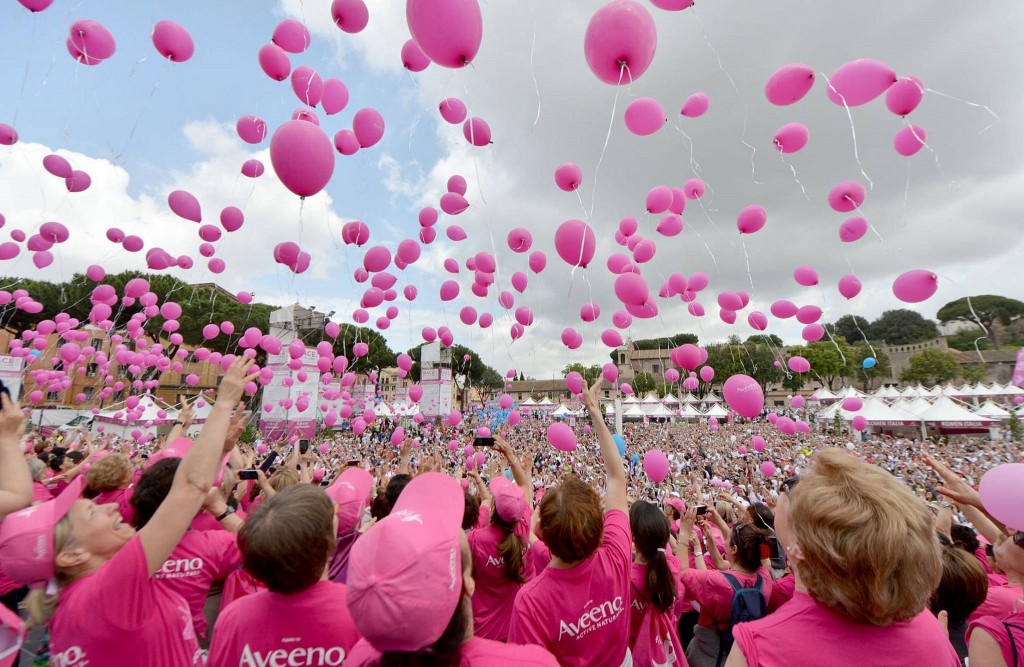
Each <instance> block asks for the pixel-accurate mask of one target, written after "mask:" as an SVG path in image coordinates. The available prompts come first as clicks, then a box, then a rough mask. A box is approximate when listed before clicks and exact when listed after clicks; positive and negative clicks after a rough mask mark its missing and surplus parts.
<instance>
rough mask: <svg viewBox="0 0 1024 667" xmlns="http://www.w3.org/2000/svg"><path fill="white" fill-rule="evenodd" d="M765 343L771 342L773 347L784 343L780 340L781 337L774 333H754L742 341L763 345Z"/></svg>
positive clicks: (745, 343) (748, 343)
mask: <svg viewBox="0 0 1024 667" xmlns="http://www.w3.org/2000/svg"><path fill="white" fill-rule="evenodd" d="M766 339H767V340H766ZM766 343H771V344H772V345H774V346H775V347H782V346H783V345H785V343H783V342H782V339H781V338H779V337H778V336H776V335H775V334H756V335H753V336H749V337H748V338H747V340H745V341H743V344H744V345H765V344H766Z"/></svg>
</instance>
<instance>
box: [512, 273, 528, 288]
mask: <svg viewBox="0 0 1024 667" xmlns="http://www.w3.org/2000/svg"><path fill="white" fill-rule="evenodd" d="M526 284H527V277H526V274H525V273H523V272H522V271H516V272H515V273H513V274H512V287H513V289H515V290H516V291H517V292H519V293H520V294H522V293H523V292H525V291H526Z"/></svg>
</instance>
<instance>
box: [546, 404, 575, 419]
mask: <svg viewBox="0 0 1024 667" xmlns="http://www.w3.org/2000/svg"><path fill="white" fill-rule="evenodd" d="M570 414H572V410H570V409H569V408H567V407H565V403H560V404H559V405H558V407H557V408H555V409H554V410H552V411H551V416H552V417H565V416H567V415H570Z"/></svg>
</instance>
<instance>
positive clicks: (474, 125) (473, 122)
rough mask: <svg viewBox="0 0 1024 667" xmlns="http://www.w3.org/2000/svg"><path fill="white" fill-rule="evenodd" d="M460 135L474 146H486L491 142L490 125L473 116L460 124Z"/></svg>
mask: <svg viewBox="0 0 1024 667" xmlns="http://www.w3.org/2000/svg"><path fill="white" fill-rule="evenodd" d="M462 136H464V137H465V138H466V141H468V142H469V143H471V144H473V145H474V146H486V145H487V144H489V143H491V127H490V125H488V124H487V121H485V120H484V119H483V118H477V117H476V116H474V117H472V118H470V119H468V120H467V121H466V122H465V123H463V124H462Z"/></svg>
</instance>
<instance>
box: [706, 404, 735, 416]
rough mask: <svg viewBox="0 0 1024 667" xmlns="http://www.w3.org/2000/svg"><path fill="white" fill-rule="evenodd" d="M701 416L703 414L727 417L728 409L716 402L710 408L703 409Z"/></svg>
mask: <svg viewBox="0 0 1024 667" xmlns="http://www.w3.org/2000/svg"><path fill="white" fill-rule="evenodd" d="M702 416H704V417H717V418H722V417H728V416H729V411H728V410H726V409H725V408H723V407H722V406H721V405H719V404H718V403H715V404H714V405H712V406H711V407H710V408H708V409H707V410H705V411H704V414H703V415H702Z"/></svg>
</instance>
